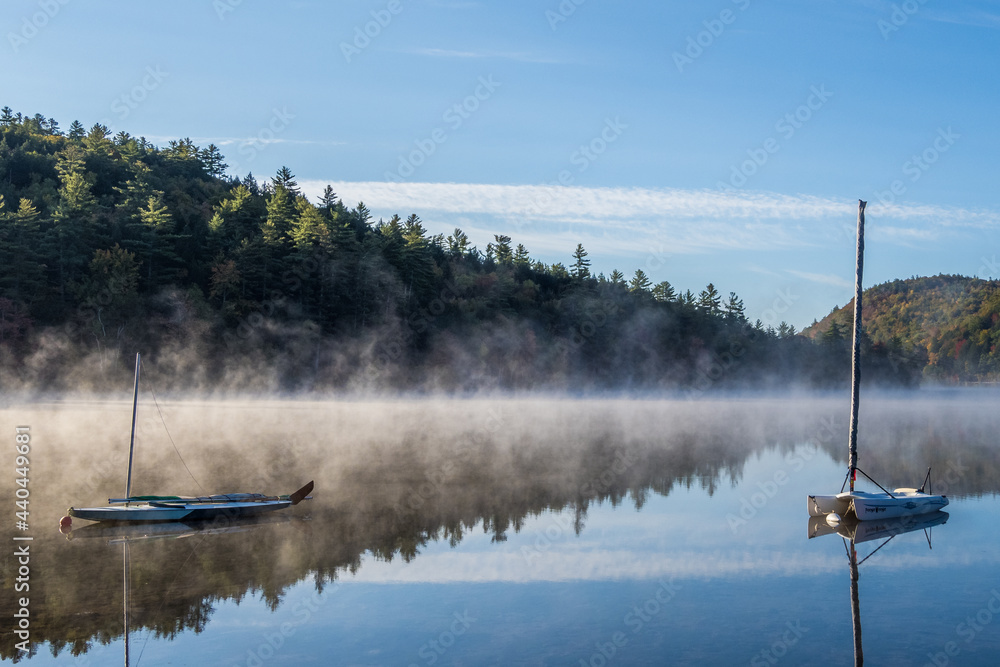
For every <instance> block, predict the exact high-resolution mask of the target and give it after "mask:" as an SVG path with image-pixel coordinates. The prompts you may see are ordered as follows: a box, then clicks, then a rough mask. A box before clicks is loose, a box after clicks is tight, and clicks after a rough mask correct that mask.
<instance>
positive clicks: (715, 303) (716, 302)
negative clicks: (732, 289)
mask: <svg viewBox="0 0 1000 667" xmlns="http://www.w3.org/2000/svg"><path fill="white" fill-rule="evenodd" d="M698 307H699V308H700V309H702V310H703V311H705V312H706V313H708V314H709V315H718V314H719V313H720V312H722V297H721V296H720V295H719V291H718V290H717V289H715V285H713V284H712V283H709V284H708V286H707V287H706V288H705V289H703V290H702V291H701V294H699V295H698Z"/></svg>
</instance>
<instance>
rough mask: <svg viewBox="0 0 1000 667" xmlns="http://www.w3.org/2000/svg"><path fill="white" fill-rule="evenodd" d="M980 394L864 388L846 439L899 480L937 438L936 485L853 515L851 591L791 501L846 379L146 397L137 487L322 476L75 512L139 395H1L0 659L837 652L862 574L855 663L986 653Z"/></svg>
mask: <svg viewBox="0 0 1000 667" xmlns="http://www.w3.org/2000/svg"><path fill="white" fill-rule="evenodd" d="M998 398H1000V395H998V394H996V393H994V392H990V391H960V390H954V391H919V392H914V393H910V394H887V395H881V396H875V395H873V394H865V395H864V397H863V404H862V409H861V422H860V437H859V442H860V445H859V448H860V461H859V465H860V467H861V468H862V469H864V470H865V471H866V472H868V473H869V474H871V475H872V476H873V477H875V478H876V479H878V480H879V481H880V482H881V483H882V484H883V485H884V486H887V487H889V488H893V487H897V486H919V485H920V482H921V481H922V480H923V478H924V474H925V472H926V468H927V466H933V475H932V480H933V490H934V491H935V492H937V493H946V494H948V496H949V498H950V499H951V504H950V505H949V506H948V507H947V508H946V511H947V514H942V515H939V516H934V517H932V518H931V519H929V520H928V521H925V522H923V523H920V522H917V523H913V522H911V523H909V524H906V525H885V526H877V527H876V526H875V525H874V522H864V523H863V524H861V526H860V527H855V529H856V530H857V531H858V532H857V533H853V534H854V535H855V537H856V553H857V556H856V558H855V559H854V562H855V563H858V562H860V564H859V565H858V566H857V570H856V571H857V575H858V576H857V581H856V582H855V583H856V585H855V586H854V590H853V591H852V559H851V558H850V551H851V549H850V545H849V543H848V542H847V541H845V539H844V538H843V537H841V535H839V534H837V533H835V532H833V531H832V529H829V528H826V527H824V526H823V525H817V524H816V523H815V522H814V523H813V524H812V525H811V524H810V521H809V517H808V514H807V511H806V495H807V494H810V493H835V492H837V491H839V490H840V487H841V484H842V483H843V481H844V475H845V472H846V466H847V463H846V454H847V430H848V417H849V403H848V399H847V398H846V397H845V396H843V395H841V394H837V395H817V396H799V397H791V396H767V397H721V398H716V399H704V400H698V401H690V400H684V399H682V398H678V399H671V398H649V399H623V398H614V399H608V400H598V399H579V400H577V399H568V398H566V399H560V398H548V397H530V398H480V399H465V400H457V399H456V400H437V399H415V400H326V399H317V400H304V399H301V400H292V399H289V400H253V401H248V400H240V401H237V400H200V401H196V400H165V399H164V398H163V397H160V399H159V405H154V403H153V402H152V400H151V399H150V398H149V397H148V396H147V397H146V398H144V399H143V400H142V402H141V403H140V408H139V423H138V436H137V444H136V460H135V470H134V473H133V493H143V494H152V493H179V494H200V493H221V492H229V491H261V492H266V493H289V492H291V491H294V490H295V489H297V488H299V487H300V486H302V484H304V483H305V482H307V481H308V480H310V479H313V480H315V483H316V487H315V491H314V492H313V498H312V499H310V500H306V501H304V502H303V503H302V504H300V505H298V506H296V507H293V508H290V509H287V510H283V511H281V512H276V513H274V514H272V515H268V516H266V517H263V518H261V519H259V520H257V521H239V522H210V523H207V524H204V525H191V526H187V525H184V524H160V525H156V526H147V527H140V528H135V527H133V528H128V529H121V528H105V527H102V526H99V525H90V526H88V525H85V524H87V523H88V522H86V521H81V520H77V521H75V522H74V525H73V530H72V532H70V533H69V534H68V535H64V534H61V533H60V532H59V530H58V521H59V518H60V517H61V516H62V515H64V514H65V512H66V508H67V507H69V506H70V505H76V506H93V505H100V504H103V503H104V502H105V501H106V499H107V498H108V497H111V496H120V494H121V493H123V492H124V484H125V481H124V477H125V462H126V458H127V448H128V429H129V419H130V412H131V404H130V403H127V402H125V401H120V400H114V401H111V400H83V399H70V398H66V399H61V400H49V401H45V402H42V401H37V400H36V401H25V402H20V403H18V402H14V403H9V404H8V405H6V406H5V407H4V408H3V409H2V410H0V414H2V423H3V427H4V432H5V433H7V439H8V441H9V444H8V445H7V446H6V447H5V448H4V449H5V451H7V460H8V462H9V467H10V468H13V467H15V455H16V452H15V427H17V426H22V427H23V426H27V427H30V431H28V432H29V433H30V438H31V439H30V455H29V458H30V483H29V489H30V520H29V521H28V524H29V528H28V529H27V530H17V529H15V526H14V524H15V516H14V514H15V511H17V508H16V507H15V500H16V489H17V488H18V486H16V485H15V484H14V483H13V482H14V473H13V472H9V473H8V475H7V476H6V478H5V479H4V480H3V481H2V483H0V493H2V498H4V499H6V500H4V502H5V503H6V504H7V506H8V520H7V521H5V525H4V526H3V532H4V534H5V535H6V539H7V544H8V548H7V549H5V553H4V556H3V558H2V559H0V561H2V562H0V576H2V579H3V587H4V590H5V591H12V590H13V589H14V585H15V583H16V581H17V579H18V573H19V570H18V568H19V567H20V565H19V564H18V556H16V555H14V552H15V549H17V548H21V546H22V545H29V552H30V559H29V560H30V562H29V564H28V566H27V567H28V568H29V573H28V574H26V575H25V576H23V577H21V578H23V579H25V581H26V583H27V584H28V585H29V586H30V591H29V592H28V593H24V595H27V596H28V597H29V600H28V605H27V607H26V608H27V609H28V613H29V619H30V624H29V629H30V646H31V653H30V655H29V654H23V653H22V652H20V651H19V650H18V649H17V648H16V644H17V643H18V642H19V641H20V639H19V638H18V637H17V635H16V634H14V633H13V630H14V629H16V627H17V626H16V619H14V614H15V613H18V610H19V609H20V608H21V607H20V604H19V603H18V602H16V601H15V598H16V597H17V596H13V597H12V595H11V594H9V593H5V595H4V596H3V600H2V602H0V613H2V615H3V617H4V618H6V619H8V620H7V621H6V622H5V623H6V627H4V629H3V634H2V635H0V636H2V643H0V657H2V658H3V660H5V661H12V662H24V663H25V664H30V665H32V666H35V665H49V664H59V665H63V664H66V665H74V664H75V665H111V664H115V665H120V664H123V661H125V660H127V661H128V664H131V665H137V664H138V665H143V664H146V665H226V666H233V667H235V666H244V667H252V666H262V665H310V664H315V665H404V666H407V665H515V664H518V665H520V664H523V665H583V666H587V665H590V666H592V667H602V666H604V665H740V664H743V665H752V666H757V665H779V664H780V665H853V664H855V659H856V654H855V651H856V648H857V647H856V640H857V639H859V637H858V635H857V632H856V629H855V625H854V623H853V621H852V593H854V592H856V594H857V606H858V608H859V610H860V618H859V620H860V650H861V651H863V656H864V659H865V660H866V661H867V662H868V664H871V665H937V666H939V667H940V666H943V665H996V664H998V661H1000V567H998V564H1000V563H998V561H1000V544H998V542H1000V539H998V537H997V536H996V532H995V530H994V529H995V527H996V526H997V525H998V522H997V520H998V518H1000V503H998V502H997V495H996V494H997V492H998V491H1000V444H998V442H997V437H998V433H1000V430H998V426H1000V411H998V410H997V409H996V406H997V404H998ZM161 414H162V421H161ZM164 424H165V425H166V427H164ZM187 469H190V474H189V473H188V470H187ZM859 488H868V487H865V486H864V485H862V484H861V483H860V482H859ZM867 524H872V525H867ZM844 530H848V528H845V529H844ZM880 531H881V532H880ZM810 535H815V537H810ZM15 537H31V538H32V539H31V540H30V541H27V540H19V541H14V538H15ZM10 545H14V547H11V546H10ZM22 553H23V552H22ZM22 574H24V573H23V571H22ZM126 587H127V589H128V593H127V595H126ZM17 595H22V594H21V593H19V594H17ZM126 620H127V623H128V626H127V628H128V629H127V633H126ZM126 636H127V638H128V642H127V644H126ZM126 647H127V648H126ZM126 650H127V651H128V655H127V657H126Z"/></svg>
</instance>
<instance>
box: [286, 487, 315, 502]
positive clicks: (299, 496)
mask: <svg viewBox="0 0 1000 667" xmlns="http://www.w3.org/2000/svg"><path fill="white" fill-rule="evenodd" d="M312 490H313V483H312V482H309V483H308V484H306V485H305V486H303V487H302V488H301V489H299V490H298V491H296V492H295V493H293V494H292V495H290V496H288V499H289V500H291V501H292V504H293V505H298V504H299V503H301V502H302V501H303V500H305V499H306V496H308V495H309V494H310V493H312Z"/></svg>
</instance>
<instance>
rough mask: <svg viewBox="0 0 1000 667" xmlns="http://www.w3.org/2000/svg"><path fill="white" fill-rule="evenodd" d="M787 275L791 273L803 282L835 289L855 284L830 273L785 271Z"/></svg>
mask: <svg viewBox="0 0 1000 667" xmlns="http://www.w3.org/2000/svg"><path fill="white" fill-rule="evenodd" d="M785 272H786V273H789V274H791V275H793V276H795V277H796V278H801V279H802V280H808V281H809V282H813V283H820V284H821V285H833V286H834V287H851V286H852V284H853V283H851V282H850V281H849V280H847V279H845V278H843V277H841V276H838V275H834V274H830V273H809V272H808V271H795V270H793V269H785Z"/></svg>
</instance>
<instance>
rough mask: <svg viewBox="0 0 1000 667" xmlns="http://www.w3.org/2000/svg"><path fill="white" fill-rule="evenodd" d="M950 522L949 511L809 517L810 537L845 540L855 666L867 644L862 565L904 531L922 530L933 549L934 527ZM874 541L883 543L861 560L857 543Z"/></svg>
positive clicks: (929, 547)
mask: <svg viewBox="0 0 1000 667" xmlns="http://www.w3.org/2000/svg"><path fill="white" fill-rule="evenodd" d="M947 521H948V513H947V512H941V511H937V512H932V513H930V514H923V515H920V516H908V517H900V518H897V519H886V520H882V521H858V520H857V518H855V517H848V518H846V519H844V520H841V521H837V522H834V523H829V522H827V518H826V517H812V518H810V519H809V539H812V538H814V537H822V536H823V535H832V534H837V535H839V536H840V537H841V539H842V540H843V543H844V549H845V551H846V552H847V559H848V562H849V563H850V573H851V626H852V632H853V635H854V664H855V666H856V667H861V665H863V664H864V662H865V658H864V647H863V646H862V641H861V596H860V589H859V579H860V569H859V568H860V566H861V565H862V564H864V562H865V561H866V560H868V559H869V558H871V557H873V556H875V554H877V553H878V551H879V550H880V549H882V548H883V547H885V546H886V545H887V544H889V542H890V541H892V540H893V539H894V538H895V537H896V536H898V535H902V534H904V533H911V532H914V531H918V530H920V531H923V534H924V537H925V538H926V539H927V548H928V549H931V548H933V547H932V544H931V531H932V530H933V529H934V526H940V525H943V524H944V523H945V522H947ZM873 540H882V542H881V544H879V545H878V546H877V547H876V548H875V549H874V550H873V551H871V553H869V554H868V555H867V556H865V557H864V558H862V559H861V560H860V561H859V560H858V551H857V545H858V544H860V543H863V542H869V541H873Z"/></svg>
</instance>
